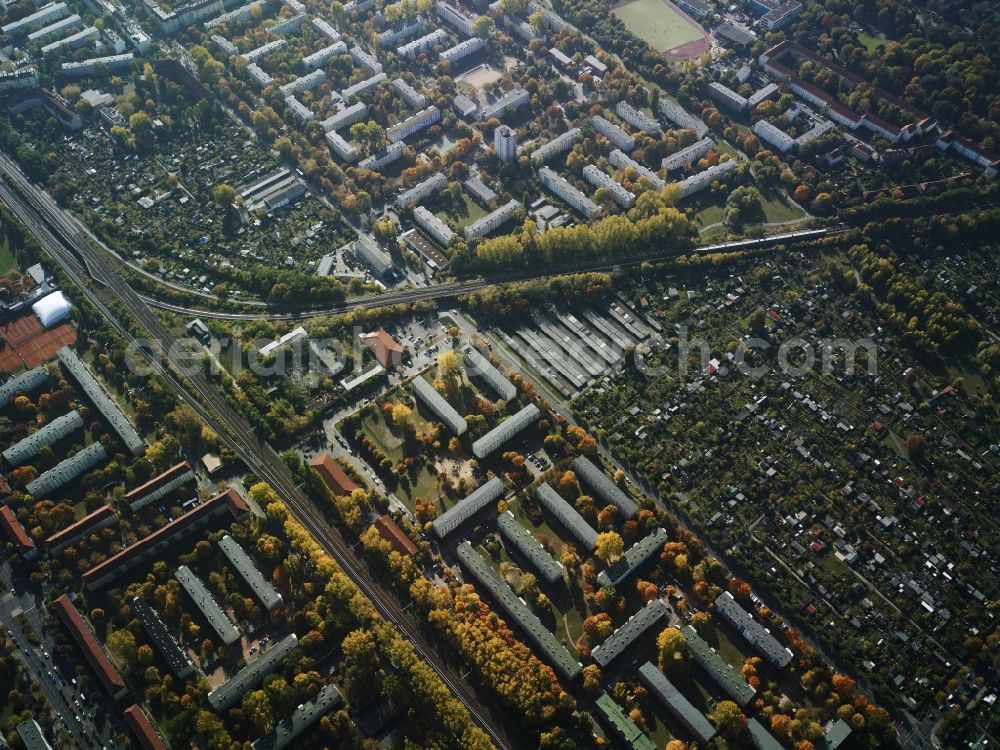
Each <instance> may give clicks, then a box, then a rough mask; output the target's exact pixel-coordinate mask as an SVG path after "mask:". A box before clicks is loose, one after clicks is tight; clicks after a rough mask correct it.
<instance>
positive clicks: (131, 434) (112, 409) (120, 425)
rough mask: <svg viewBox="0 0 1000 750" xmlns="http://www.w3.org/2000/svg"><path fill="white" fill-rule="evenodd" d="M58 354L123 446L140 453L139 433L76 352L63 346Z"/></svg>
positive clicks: (141, 449)
mask: <svg viewBox="0 0 1000 750" xmlns="http://www.w3.org/2000/svg"><path fill="white" fill-rule="evenodd" d="M58 354H59V361H60V362H61V363H62V366H63V367H65V368H66V371H67V372H68V373H69V374H70V375H71V376H72V377H73V380H75V381H76V382H77V384H78V385H79V386H80V387H81V388H82V389H83V391H84V393H86V394H87V398H89V399H90V401H91V403H92V404H93V405H94V407H95V408H96V409H97V411H99V412H100V413H101V416H102V417H104V418H105V419H106V420H107V421H108V424H110V425H111V429H113V430H114V431H115V433H116V434H117V435H118V437H119V438H120V439H121V441H122V443H123V444H124V445H125V447H126V448H128V449H129V451H131V453H132V455H133V456H139V455H141V454H142V453H143V451H144V450H145V445H144V444H143V442H142V438H141V437H139V433H137V432H136V431H135V428H134V427H133V426H132V423H131V422H129V421H128V418H127V417H126V416H125V415H124V414H123V413H122V410H121V409H119V408H118V405H117V404H116V403H114V401H112V400H111V398H109V397H108V394H107V393H105V391H104V389H103V388H102V387H101V385H100V383H98V382H97V379H96V378H95V377H94V376H93V375H92V374H91V373H90V370H88V369H87V366H86V365H85V364H83V361H82V360H81V359H80V358H79V357H78V356H77V355H76V352H75V351H73V350H72V349H70V348H69V347H68V346H64V347H63V348H62V349H60V350H59V352H58Z"/></svg>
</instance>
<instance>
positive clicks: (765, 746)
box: [747, 716, 784, 750]
mask: <svg viewBox="0 0 1000 750" xmlns="http://www.w3.org/2000/svg"><path fill="white" fill-rule="evenodd" d="M747 731H748V732H749V733H750V742H751V743H752V744H753V746H754V747H755V748H756V749H757V750H784V748H783V747H782V746H781V743H780V742H778V741H777V740H776V739H774V736H773V735H772V734H771V733H770V732H768V731H767V729H765V728H764V725H763V724H761V723H760V722H759V721H757V719H755V718H753V717H752V716H751V717H750V719H749V720H748V721H747Z"/></svg>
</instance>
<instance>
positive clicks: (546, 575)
mask: <svg viewBox="0 0 1000 750" xmlns="http://www.w3.org/2000/svg"><path fill="white" fill-rule="evenodd" d="M497 526H499V527H500V533H501V534H503V537H504V539H506V540H507V541H508V542H510V543H511V544H512V545H514V546H515V547H517V549H518V551H520V553H521V554H522V555H524V556H525V557H526V558H528V560H529V561H530V562H531V564H532V565H533V566H534V567H535V569H536V570H537V571H538V572H539V574H540V575H541V576H542V578H543V579H545V580H546V581H548V582H549V583H555V582H556V581H558V580H561V579H562V575H563V566H562V565H561V564H560V563H558V562H557V561H556V560H555V559H554V558H553V557H552V555H550V554H549V551H548V550H547V549H545V547H543V546H542V543H541V542H539V541H538V540H537V539H535V537H534V536H532V534H531V532H530V531H528V530H527V529H526V528H524V527H523V526H522V525H521V524H519V523H518V522H517V519H516V518H514V514H513V513H511V512H510V511H509V510H508V511H507V512H506V513H504V514H502V515H501V516H500V518H498V519H497Z"/></svg>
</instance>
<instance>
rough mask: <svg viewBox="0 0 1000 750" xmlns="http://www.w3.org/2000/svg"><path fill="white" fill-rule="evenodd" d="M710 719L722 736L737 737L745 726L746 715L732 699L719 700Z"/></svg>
mask: <svg viewBox="0 0 1000 750" xmlns="http://www.w3.org/2000/svg"><path fill="white" fill-rule="evenodd" d="M712 720H713V721H715V726H716V727H717V728H718V730H719V733H720V734H722V735H723V736H724V737H729V738H735V737H738V736H739V735H740V734H741V733H742V732H743V730H744V729H746V726H747V717H746V716H744V715H743V712H742V711H741V710H740V707H739V706H737V705H736V704H735V703H733V701H719V702H718V704H716V706H715V711H713V712H712Z"/></svg>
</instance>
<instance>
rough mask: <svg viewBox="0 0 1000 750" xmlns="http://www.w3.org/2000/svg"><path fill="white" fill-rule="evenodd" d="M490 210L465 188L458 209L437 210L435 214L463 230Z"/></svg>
mask: <svg viewBox="0 0 1000 750" xmlns="http://www.w3.org/2000/svg"><path fill="white" fill-rule="evenodd" d="M487 213H488V212H487V211H486V210H485V209H484V208H482V207H481V206H480V205H479V204H478V203H476V202H475V201H474V200H472V198H471V197H470V196H469V194H468V193H466V192H465V191H464V190H463V191H462V205H461V206H459V207H458V208H456V209H448V210H443V211H436V212H435V216H437V217H438V218H439V219H441V220H442V221H444V222H445V223H450V224H454V226H455V229H456V230H458V231H459V232H461V231H462V230H463V229H465V227H466V226H468V225H469V224H471V223H472V222H474V221H477V220H479V219H481V218H483V217H484V216H486V214H487Z"/></svg>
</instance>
